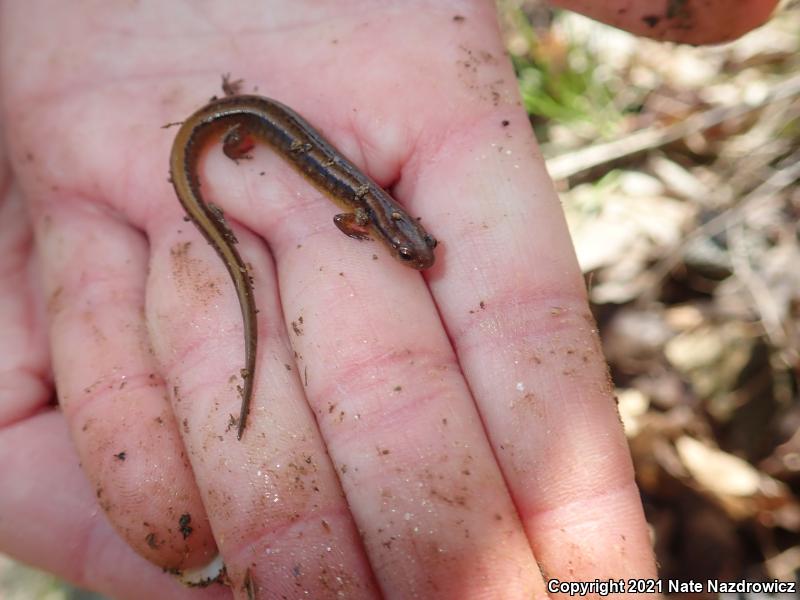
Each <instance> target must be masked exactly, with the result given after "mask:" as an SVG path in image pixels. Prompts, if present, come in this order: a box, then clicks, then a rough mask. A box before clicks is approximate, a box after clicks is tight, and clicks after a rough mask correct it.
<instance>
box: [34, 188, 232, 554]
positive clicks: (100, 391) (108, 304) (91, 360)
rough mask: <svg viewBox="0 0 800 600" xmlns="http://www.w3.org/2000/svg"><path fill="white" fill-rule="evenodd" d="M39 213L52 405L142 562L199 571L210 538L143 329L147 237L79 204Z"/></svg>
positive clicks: (46, 206) (211, 549)
mask: <svg viewBox="0 0 800 600" xmlns="http://www.w3.org/2000/svg"><path fill="white" fill-rule="evenodd" d="M37 206H39V208H37V210H36V214H35V222H36V238H37V246H38V250H39V254H40V256H41V261H42V270H43V273H44V287H45V292H46V294H47V298H48V306H49V316H50V321H51V326H50V336H51V344H52V355H53V365H54V371H55V378H56V384H57V389H58V394H59V400H60V403H61V406H62V409H63V411H64V415H65V417H66V419H67V422H68V423H69V427H70V430H71V432H72V435H73V438H74V440H75V444H76V446H77V450H78V454H79V456H80V457H81V463H82V465H83V467H84V469H85V471H86V473H87V475H88V477H89V479H90V481H91V482H92V485H93V487H94V489H95V494H96V496H97V499H98V502H99V504H100V506H102V507H103V509H104V510H105V511H106V513H107V514H108V516H109V519H110V520H111V522H112V523H113V525H114V526H115V527H116V528H117V531H118V532H119V533H120V535H121V536H122V537H123V538H124V539H125V540H127V541H128V543H130V544H131V545H132V546H133V548H134V549H136V551H137V552H139V553H140V554H141V555H142V556H144V557H146V558H148V559H149V560H151V561H153V562H155V563H156V564H159V565H161V566H163V567H165V568H170V569H186V568H190V567H197V566H200V565H204V564H206V563H207V562H208V561H209V560H210V559H211V558H212V557H213V556H214V555H215V553H216V550H215V545H214V540H213V538H212V535H211V531H210V528H209V525H208V521H207V518H206V516H205V513H204V510H203V506H202V503H201V501H200V497H199V494H198V492H197V488H196V486H195V483H194V481H193V476H192V471H191V467H190V466H189V463H188V461H187V458H186V454H185V451H184V448H183V446H182V443H181V439H180V436H179V434H178V428H177V424H176V422H175V419H174V416H173V415H172V412H171V410H170V406H169V402H168V399H167V397H166V391H165V389H164V384H163V380H162V377H161V375H160V373H159V370H158V367H157V365H156V364H155V362H154V359H153V357H152V351H151V349H150V345H149V341H148V336H147V331H146V328H145V323H144V306H143V303H144V289H143V287H144V282H145V277H146V255H147V248H146V245H145V243H144V240H143V239H142V237H141V235H139V234H138V233H136V232H134V231H132V230H131V229H130V227H128V226H127V225H126V224H124V223H121V222H119V221H117V220H116V219H115V218H114V217H112V216H110V215H109V214H108V213H107V212H106V211H104V210H103V209H99V208H94V207H91V206H90V205H88V204H86V203H85V202H83V201H81V200H80V199H78V198H74V197H72V198H71V197H68V196H66V195H64V194H60V195H59V196H58V197H57V198H56V197H52V198H48V199H46V200H44V201H43V202H42V203H41V204H39V205H37Z"/></svg>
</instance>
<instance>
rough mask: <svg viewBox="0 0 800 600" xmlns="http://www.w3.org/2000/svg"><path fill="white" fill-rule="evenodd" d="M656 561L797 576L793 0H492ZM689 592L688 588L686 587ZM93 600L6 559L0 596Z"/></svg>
mask: <svg viewBox="0 0 800 600" xmlns="http://www.w3.org/2000/svg"><path fill="white" fill-rule="evenodd" d="M498 5H499V8H500V15H501V24H502V27H503V31H504V35H505V39H506V45H507V48H508V51H509V54H510V55H511V58H512V60H513V61H514V65H515V67H516V70H517V75H518V78H519V82H520V88H521V90H522V94H523V98H524V102H525V106H526V108H527V110H528V111H529V113H530V115H531V121H532V123H533V125H534V128H535V130H536V134H537V137H538V139H539V141H540V143H541V146H542V150H543V152H544V154H545V156H546V157H547V159H548V168H549V169H550V172H551V175H552V176H553V178H554V179H555V180H556V185H557V187H558V189H559V192H560V194H561V199H562V202H563V205H564V210H565V212H566V214H567V219H568V221H569V226H570V231H571V233H572V236H573V239H574V242H575V246H576V249H577V253H578V258H579V260H580V263H581V266H582V268H583V271H584V273H585V275H586V282H587V287H588V289H589V293H590V298H591V302H592V308H593V310H594V313H595V316H596V318H597V321H598V324H599V327H600V331H601V336H602V339H603V344H604V348H605V352H606V357H607V358H608V360H609V362H610V365H611V372H612V376H613V378H614V382H615V384H616V388H617V390H616V393H617V397H618V401H619V410H620V413H621V415H622V418H623V421H624V424H625V429H626V432H627V435H628V439H629V442H630V445H631V451H632V453H633V458H634V463H635V466H636V473H637V478H638V483H639V487H640V489H641V493H642V498H643V501H644V505H645V510H646V514H647V519H648V522H649V523H650V526H651V533H652V537H653V542H654V545H655V548H656V553H657V557H658V560H659V562H660V566H661V576H662V577H664V578H672V579H680V580H689V579H694V580H705V579H712V578H713V579H717V578H718V579H723V580H739V579H743V578H747V579H750V580H758V579H768V580H769V579H773V578H778V579H782V580H795V579H796V578H797V577H798V574H800V503H798V494H800V400H799V396H800V390H799V389H798V378H797V371H798V366H800V361H799V359H800V323H799V322H798V319H797V317H798V314H800V242H799V240H800V236H799V235H798V234H799V233H800V232H799V231H798V217H799V216H800V189H799V188H798V186H797V181H798V179H799V178H800V54H799V53H798V49H799V48H800V2H798V1H788V2H784V3H783V5H782V8H781V9H780V11H779V12H778V14H777V15H776V16H775V17H774V18H773V19H772V20H771V21H770V22H769V23H768V24H767V25H765V26H763V27H762V28H760V29H758V30H757V31H754V32H752V33H750V34H748V35H747V36H745V37H744V38H742V39H740V40H738V41H736V42H734V43H731V44H726V45H723V46H715V47H710V48H691V47H686V46H676V45H674V44H664V43H657V42H653V41H649V40H644V39H641V38H636V37H634V36H632V35H629V34H626V33H624V32H621V31H618V30H615V29H612V28H610V27H606V26H604V25H600V24H598V23H596V22H593V21H590V20H588V19H585V18H582V17H579V16H577V15H574V14H571V13H566V12H557V11H553V10H551V9H549V8H548V7H547V6H546V5H545V4H544V3H542V2H538V1H533V0H498ZM692 597H693V598H694V599H695V600H697V599H698V598H699V596H697V595H694V596H692ZM31 598H37V599H39V598H41V599H47V600H68V599H69V600H98V599H100V598H101V597H100V596H96V595H92V594H87V593H86V592H82V591H80V590H76V589H74V588H72V587H70V586H67V585H65V584H63V583H61V582H59V581H57V580H56V579H54V578H53V577H51V576H49V575H46V574H42V573H39V572H37V571H34V570H32V569H28V568H26V567H22V566H20V565H18V564H16V563H14V562H13V561H11V560H9V559H7V558H4V557H2V556H0V599H2V600H28V599H31Z"/></svg>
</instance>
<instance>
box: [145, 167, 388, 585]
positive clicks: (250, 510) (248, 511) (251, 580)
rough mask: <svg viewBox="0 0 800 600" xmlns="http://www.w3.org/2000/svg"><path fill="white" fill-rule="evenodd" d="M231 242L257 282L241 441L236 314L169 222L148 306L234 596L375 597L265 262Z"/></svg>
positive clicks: (214, 183) (203, 253)
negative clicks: (252, 365)
mask: <svg viewBox="0 0 800 600" xmlns="http://www.w3.org/2000/svg"><path fill="white" fill-rule="evenodd" d="M215 160H217V161H223V162H227V163H229V164H228V165H225V167H227V168H228V171H227V172H228V175H227V177H226V176H224V175H223V174H222V173H215V176H214V177H209V178H208V179H209V182H208V185H204V187H203V190H204V192H206V193H208V195H209V198H213V199H214V202H215V203H218V204H220V205H222V206H226V203H227V202H232V203H235V202H236V193H235V190H236V187H237V186H236V185H235V183H234V181H235V180H236V179H240V178H241V176H240V170H238V169H237V168H236V165H235V164H234V163H232V162H230V161H228V159H226V158H224V157H222V155H221V152H218V153H216V154H215V155H214V159H213V160H210V161H209V162H212V163H213V162H214V161H215ZM210 170H211V171H214V168H213V167H212V168H211V169H210ZM203 172H206V169H203ZM223 172H224V169H223ZM228 178H232V179H233V180H234V181H231V182H230V185H226V183H228ZM217 189H220V190H225V193H222V194H217V193H215V191H216V190H217ZM231 199H233V200H231ZM174 204H175V206H177V201H174ZM236 235H237V237H238V239H239V242H240V243H239V251H240V252H241V253H242V255H243V256H244V257H245V260H246V262H247V263H248V264H249V265H250V268H251V275H252V277H253V279H254V289H255V294H256V306H257V307H258V332H259V339H258V346H257V368H256V372H255V380H254V383H255V385H254V394H253V401H252V405H251V410H250V416H249V418H248V420H247V426H246V428H245V430H244V435H243V437H242V440H241V441H239V440H237V438H236V433H237V431H236V430H237V420H238V417H239V408H240V401H241V400H240V393H239V391H238V389H237V387H238V385H240V382H241V377H240V370H241V369H242V367H243V365H244V335H243V331H242V318H241V312H240V310H239V306H238V302H237V299H236V295H235V293H234V290H233V285H232V284H231V281H230V278H229V276H228V274H227V272H226V271H225V268H224V266H223V265H222V262H221V261H220V260H219V257H218V256H217V255H216V253H215V252H214V250H212V248H211V247H210V246H209V245H208V244H207V243H206V242H205V240H203V238H202V237H201V236H200V234H199V233H198V232H197V231H196V230H195V228H194V226H193V225H191V224H187V223H184V222H183V221H182V220H181V219H180V218H179V216H178V215H177V214H176V216H175V218H174V220H169V219H163V218H160V219H158V220H154V223H153V225H152V229H151V231H150V237H151V239H152V240H153V245H152V251H153V260H152V264H151V275H150V278H149V284H148V296H147V297H148V302H147V306H148V320H149V324H150V329H151V332H152V338H153V340H154V345H155V348H156V352H157V355H158V357H159V359H160V360H161V362H162V363H163V369H164V372H165V373H166V374H167V379H168V381H169V382H170V389H171V390H173V402H174V410H175V413H176V415H177V418H178V420H179V422H180V423H181V425H182V433H183V436H184V439H185V442H186V445H187V448H188V450H189V456H190V457H191V461H192V467H193V470H194V473H195V475H196V477H197V481H198V484H199V486H200V490H201V492H202V494H203V500H204V503H205V506H206V507H207V510H208V514H209V517H210V519H211V523H212V526H213V529H214V533H215V536H216V539H217V540H218V543H219V547H220V551H221V553H222V556H223V558H224V560H225V564H226V568H227V573H228V576H229V577H230V578H231V580H232V581H233V584H234V588H235V589H237V590H240V591H242V595H244V590H246V589H252V590H253V592H254V593H255V594H256V595H257V596H258V597H260V595H262V594H263V595H264V596H265V597H272V596H273V595H274V596H276V597H278V596H280V595H288V596H290V597H294V596H296V595H297V590H302V591H303V593H305V594H308V595H309V597H320V598H321V597H329V596H330V595H331V594H340V595H342V596H343V597H347V598H374V597H376V591H375V588H374V584H373V580H372V576H371V572H370V568H369V564H368V562H367V561H366V559H365V556H364V553H363V550H362V548H361V542H360V540H359V539H358V533H357V531H356V529H355V526H354V524H353V522H352V520H351V518H350V515H349V511H348V507H347V503H346V502H345V500H344V498H343V497H342V493H341V488H340V487H339V484H338V481H337V479H336V475H335V473H334V471H333V468H332V465H331V463H330V460H329V458H328V456H327V454H326V452H325V448H324V446H323V444H322V443H321V440H320V437H319V433H318V431H317V428H316V425H315V423H314V418H313V415H312V414H311V413H310V412H309V409H308V406H307V404H306V401H305V399H304V397H303V391H302V386H301V384H300V379H299V376H298V372H297V368H296V365H295V358H294V356H293V353H292V350H291V348H290V346H289V343H288V340H287V336H286V332H285V329H284V325H283V323H282V319H281V312H280V304H279V301H278V298H277V293H276V285H275V274H274V271H273V268H272V264H271V261H270V258H269V255H268V253H267V252H266V251H265V248H264V245H263V244H262V243H260V242H259V241H257V240H255V239H254V238H253V237H252V235H249V234H248V233H247V232H246V231H240V230H238V228H237V231H236Z"/></svg>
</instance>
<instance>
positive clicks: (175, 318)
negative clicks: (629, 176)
mask: <svg viewBox="0 0 800 600" xmlns="http://www.w3.org/2000/svg"><path fill="white" fill-rule="evenodd" d="M412 4H413V6H412ZM2 8H3V11H4V12H3V14H2V23H3V29H2V40H3V41H2V44H3V45H2V74H3V79H2V106H3V118H4V123H5V125H4V134H5V140H6V142H7V157H8V163H9V164H10V167H11V168H9V166H8V165H6V166H4V167H3V169H4V170H3V171H2V178H0V184H2V185H0V192H2V194H3V197H2V199H0V217H2V218H0V275H2V277H3V283H2V287H1V288H0V290H2V297H1V298H0V302H2V305H3V307H4V310H3V311H2V314H0V318H1V319H2V322H0V344H2V347H0V354H1V355H2V357H3V359H2V360H3V361H4V364H3V371H4V372H5V373H8V375H4V376H3V379H2V380H0V394H2V396H0V425H2V426H3V427H2V429H1V430H0V487H2V489H3V490H4V492H3V494H2V495H0V515H3V516H2V518H0V548H2V549H4V550H6V551H9V552H13V553H14V554H15V555H16V556H18V557H20V558H22V559H23V560H26V561H29V562H32V563H35V564H38V565H40V566H42V567H44V568H47V569H50V570H52V571H55V572H57V573H59V574H61V575H62V576H65V577H67V578H70V579H72V580H74V581H77V582H79V583H81V584H83V585H85V586H88V587H92V588H94V589H99V590H103V591H105V592H107V593H112V594H114V595H115V596H116V597H119V598H128V597H130V598H141V597H143V596H144V595H145V594H150V595H152V596H153V597H170V598H179V597H183V596H186V597H201V596H204V595H207V596H209V597H217V596H219V597H227V596H229V595H230V591H228V590H227V589H226V588H222V587H219V586H217V587H212V588H209V589H206V590H189V589H185V588H182V587H180V586H179V585H178V584H177V583H176V582H175V581H174V580H173V579H172V578H171V577H170V576H169V575H165V574H163V573H161V571H160V570H159V569H157V568H155V567H154V566H153V565H152V564H150V563H154V564H156V565H159V566H161V567H164V568H167V569H170V570H176V571H181V572H187V571H192V570H194V569H197V568H199V567H202V566H203V565H206V564H207V563H209V562H210V561H212V560H213V559H214V557H215V556H217V554H218V553H219V555H221V557H222V559H223V560H224V562H225V565H226V567H227V574H228V577H229V579H230V581H231V585H232V588H233V590H234V593H235V594H236V595H238V596H240V597H246V596H247V594H248V593H253V592H255V593H257V594H258V597H301V596H303V595H306V596H307V597H312V598H326V597H346V598H373V597H380V596H385V597H390V598H412V597H421V598H437V597H441V598H473V597H474V598H486V597H498V598H517V597H519V598H529V597H531V596H542V597H544V596H546V595H547V589H546V581H547V579H549V578H557V579H560V580H564V581H578V580H593V579H594V578H595V577H599V578H601V579H607V578H612V577H613V578H617V579H619V578H620V577H652V576H654V573H655V569H654V565H653V559H652V554H651V551H650V547H649V541H648V537H647V531H646V527H645V522H644V519H643V516H642V511H641V506H640V503H639V498H638V494H637V490H636V487H635V485H634V482H633V476H632V470H631V466H630V461H629V458H628V454H627V448H626V444H625V439H624V436H623V435H622V432H621V427H620V424H619V420H618V416H617V413H616V409H615V405H614V402H613V398H612V390H611V387H610V384H609V382H608V378H607V374H606V368H605V365H604V362H603V358H602V354H601V351H600V348H599V344H598V341H597V336H596V331H595V329H594V325H593V321H592V318H591V315H590V313H589V311H588V308H587V305H586V299H585V295H584V291H583V286H582V279H581V276H580V272H579V270H578V268H577V265H576V262H575V259H574V256H573V253H572V249H571V246H570V243H569V239H568V236H567V233H566V228H565V225H564V222H563V218H562V215H561V211H560V207H559V204H558V201H557V197H556V195H555V194H554V192H553V190H552V187H551V184H550V182H549V179H548V177H547V175H546V172H545V170H544V167H543V163H542V161H541V158H540V157H539V155H538V151H537V148H536V144H535V142H534V140H533V137H532V133H531V131H530V127H529V124H528V121H527V117H526V114H525V112H524V110H523V109H522V108H521V106H520V103H519V100H518V95H517V90H516V82H515V80H514V76H513V73H512V71H511V68H510V65H509V63H508V61H507V60H506V59H505V57H504V54H503V48H502V45H501V42H500V38H499V35H498V32H497V29H496V24H495V21H494V16H493V5H492V4H491V3H489V2H479V1H477V0H475V1H472V2H437V3H392V2H379V1H374V0H372V1H367V0H362V1H356V0H352V1H348V2H332V3H327V4H325V5H324V6H322V3H312V2H308V3H298V2H296V1H286V2H281V1H277V0H275V1H273V2H237V3H230V2H226V3H220V2H202V3H196V2H192V3H161V4H156V3H152V4H151V3H148V2H142V3H128V4H125V5H124V6H122V7H120V6H119V5H117V4H113V5H112V4H106V3H91V2H83V3H75V2H73V3H69V5H67V4H63V3H49V2H46V1H45V0H39V1H35V2H34V1H32V2H27V3H24V4H23V3H12V2H9V3H6V4H4V5H3V6H2ZM61 10H68V12H66V13H64V14H60V12H59V11H61ZM81 11H83V12H81ZM224 73H232V74H233V76H234V78H242V79H243V80H244V85H243V90H242V91H245V92H248V93H259V94H263V95H266V96H270V97H273V98H276V99H278V100H280V101H281V102H284V103H286V104H288V105H289V106H292V107H293V108H294V109H295V110H297V111H298V112H300V113H301V114H303V115H305V116H306V117H307V118H308V120H309V121H311V122H312V123H313V124H314V125H315V126H316V127H318V128H319V129H320V130H321V131H323V132H324V133H325V135H326V137H327V138H328V139H330V140H331V141H332V142H333V143H335V144H336V145H337V147H338V148H339V149H340V150H341V151H342V152H343V153H344V154H345V155H347V156H348V157H349V158H350V159H352V160H353V161H354V162H355V163H356V164H358V165H359V166H360V167H362V168H363V169H364V170H365V171H366V172H368V173H369V174H370V175H371V176H372V177H373V178H374V179H375V180H376V181H378V182H379V183H381V184H382V185H384V186H385V187H392V189H393V192H394V194H395V197H396V198H398V200H399V201H400V202H402V203H403V204H404V205H405V206H406V207H407V208H408V209H409V212H411V213H412V214H414V215H417V216H419V217H421V219H422V221H423V223H424V224H425V226H426V228H427V229H428V230H429V231H430V232H431V233H433V234H434V235H435V236H436V237H437V238H438V239H439V241H440V247H439V248H437V250H436V252H437V262H436V265H435V266H434V267H433V268H432V269H430V270H429V271H426V272H425V273H424V274H420V273H419V272H416V271H413V270H411V269H408V268H406V267H404V266H402V265H401V264H399V263H398V262H396V261H394V260H393V259H392V258H391V256H390V255H389V254H388V253H387V252H386V251H385V249H384V248H383V247H382V246H380V245H379V244H377V243H374V242H373V243H370V242H363V243H359V242H355V241H353V240H351V239H348V238H346V237H344V236H343V235H342V234H341V233H340V232H339V231H338V230H337V229H336V228H335V227H334V226H333V224H332V222H331V219H332V216H333V215H334V214H336V213H337V212H339V209H338V208H337V207H335V206H333V205H332V204H330V203H329V202H328V201H327V199H326V198H325V197H324V196H323V195H322V194H321V193H320V192H318V191H317V190H315V189H314V188H312V187H311V186H309V185H308V184H307V183H306V182H305V181H303V180H302V178H301V177H300V176H299V175H297V174H296V173H294V172H293V171H292V170H291V169H289V168H287V167H286V165H285V163H284V162H282V161H281V159H280V158H279V157H276V156H274V154H273V153H272V152H271V151H269V150H267V149H266V148H261V147H258V148H256V150H255V151H254V156H253V159H252V160H248V161H239V163H238V164H236V163H234V162H232V161H230V160H228V159H226V158H225V157H224V155H223V154H222V153H221V152H220V151H219V148H212V149H211V151H210V152H209V156H208V159H207V160H206V161H204V163H203V165H202V169H201V170H202V172H203V174H204V181H203V186H204V187H203V190H204V193H205V194H206V196H207V198H209V199H211V200H213V202H214V203H215V204H217V205H219V206H221V207H222V208H223V209H224V210H225V214H226V219H227V220H228V222H229V223H231V224H232V226H233V228H234V230H235V231H236V235H237V237H238V239H239V241H240V244H239V250H240V252H242V254H243V256H244V257H245V260H246V261H247V262H248V263H249V265H250V266H251V271H252V274H253V276H254V287H255V293H256V302H257V306H258V309H259V314H258V318H259V333H260V337H259V360H258V365H257V369H256V378H255V394H254V402H253V405H252V407H251V413H250V419H249V422H248V426H247V429H246V431H245V435H244V438H243V440H242V441H237V440H236V428H235V423H234V421H235V417H236V416H237V415H238V410H239V395H238V393H237V389H236V386H237V384H239V383H240V377H239V372H240V369H241V368H242V366H243V360H244V350H243V343H242V339H243V337H242V325H241V316H240V312H239V307H238V305H237V300H236V296H235V294H234V291H233V288H232V285H231V283H230V281H229V278H228V274H227V272H226V271H225V268H224V266H223V265H222V263H221V262H220V261H219V259H218V257H217V256H216V254H215V253H214V251H213V250H212V249H211V248H210V247H209V246H208V244H206V243H205V241H204V240H203V238H202V237H201V236H200V234H199V233H198V232H197V231H196V230H195V229H194V227H193V226H192V225H191V224H188V223H186V222H185V221H184V220H183V218H182V217H183V213H182V211H181V209H180V206H179V204H178V202H177V200H176V199H175V196H174V193H173V191H172V188H171V186H170V184H169V182H168V180H167V165H168V152H169V149H170V144H171V142H172V138H173V136H174V129H169V128H167V129H164V128H163V127H162V126H163V125H165V124H167V123H170V122H175V121H179V120H181V119H182V118H184V117H185V116H186V115H188V114H190V113H191V112H192V111H193V110H194V109H196V108H198V107H199V106H201V105H202V104H203V103H204V102H205V101H206V100H207V99H208V98H209V97H210V96H212V95H214V94H218V93H219V83H220V77H221V75H222V74H224ZM23 204H24V206H27V211H28V212H27V213H26V212H25V209H24V208H23ZM28 217H29V220H30V222H31V223H32V226H33V232H34V236H33V237H34V238H35V257H34V252H33V245H32V242H31V239H32V238H31V234H30V231H29V230H28V229H26V223H27V222H28ZM38 282H41V287H40V286H39V283H38ZM51 365H52V369H51ZM51 373H52V377H53V378H54V380H55V389H57V391H58V401H59V405H60V409H57V408H55V407H53V406H51V405H50V404H49V401H50V398H51V397H52V395H53V384H52V383H51ZM76 452H77V454H76ZM78 461H80V466H79V463H78ZM98 507H99V508H102V512H101V511H100V510H99V508H98ZM54 538H56V539H58V540H61V541H65V540H68V541H69V542H68V543H66V542H65V543H58V544H54V543H53V542H52V540H53V539H54ZM130 547H132V548H133V549H135V551H136V553H134V552H133V551H131V550H130ZM137 553H138V555H137ZM142 557H145V558H146V559H147V560H149V561H150V563H148V562H147V561H146V560H144V559H143V558H142ZM337 595H338V596H337Z"/></svg>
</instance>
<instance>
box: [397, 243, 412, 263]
mask: <svg viewBox="0 0 800 600" xmlns="http://www.w3.org/2000/svg"><path fill="white" fill-rule="evenodd" d="M397 256H399V257H400V260H414V253H413V252H412V251H411V249H410V248H406V247H405V246H400V247H399V248H398V249H397Z"/></svg>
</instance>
